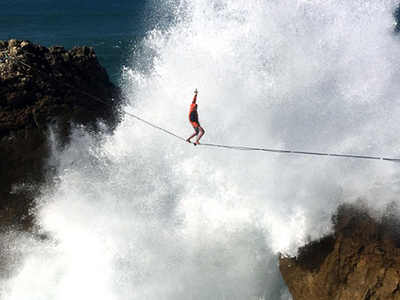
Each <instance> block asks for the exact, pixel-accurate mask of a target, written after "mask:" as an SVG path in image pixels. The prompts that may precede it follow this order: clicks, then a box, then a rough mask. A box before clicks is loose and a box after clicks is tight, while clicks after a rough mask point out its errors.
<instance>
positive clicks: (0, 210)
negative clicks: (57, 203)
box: [0, 39, 119, 230]
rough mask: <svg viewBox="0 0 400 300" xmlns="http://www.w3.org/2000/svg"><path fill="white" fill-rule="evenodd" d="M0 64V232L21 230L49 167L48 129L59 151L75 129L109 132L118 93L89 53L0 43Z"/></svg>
mask: <svg viewBox="0 0 400 300" xmlns="http://www.w3.org/2000/svg"><path fill="white" fill-rule="evenodd" d="M0 59H1V60H0V230H1V229H4V228H6V227H8V226H10V225H12V226H13V227H14V228H20V229H24V230H25V229H27V228H29V227H30V226H31V224H32V216H31V215H30V209H31V208H32V206H33V199H34V198H35V196H37V195H38V192H39V186H40V185H41V184H43V183H44V182H45V181H46V174H48V171H49V170H48V168H49V167H50V166H48V165H47V163H46V161H47V158H48V156H49V141H48V134H49V130H48V129H49V125H50V124H52V126H53V127H54V128H57V130H58V132H57V133H58V136H59V137H60V146H62V145H65V144H66V143H68V138H69V134H70V131H71V128H72V126H75V125H78V124H83V125H85V126H86V127H87V128H88V130H94V131H96V130H100V126H98V124H99V123H98V122H99V121H100V120H101V121H102V122H103V123H106V124H107V125H108V126H109V127H110V128H111V129H112V128H113V126H115V125H116V124H117V122H118V114H117V102H118V101H113V100H112V99H118V98H119V91H118V89H117V88H116V87H115V86H114V85H113V84H112V83H111V82H110V80H109V77H108V75H107V73H106V71H105V69H104V68H103V67H102V66H101V65H100V64H99V62H98V60H97V57H96V54H95V52H94V50H93V48H89V47H75V48H73V49H72V50H70V51H67V50H65V49H64V48H62V47H60V46H53V47H50V48H46V47H43V46H40V45H38V44H34V43H31V42H29V41H21V40H15V39H13V40H10V41H0ZM102 128H103V127H102Z"/></svg>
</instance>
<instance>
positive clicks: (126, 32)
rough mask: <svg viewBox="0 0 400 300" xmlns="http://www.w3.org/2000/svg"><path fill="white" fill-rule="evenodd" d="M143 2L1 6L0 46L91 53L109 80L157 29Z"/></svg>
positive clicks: (22, 1)
mask: <svg viewBox="0 0 400 300" xmlns="http://www.w3.org/2000/svg"><path fill="white" fill-rule="evenodd" d="M158 19H159V18H157V15H156V14H155V13H154V10H152V9H151V7H150V4H149V3H148V1H145V0H133V1H127V0H115V1H110V0H98V1H95V0H37V1H36V0H35V1H32V0H13V1H2V3H1V9H0V40H9V39H12V38H14V39H22V40H28V41H31V42H33V43H38V44H40V45H43V46H46V47H50V46H53V45H60V46H63V47H64V48H66V49H67V50H70V49H71V48H72V47H74V46H83V45H86V46H88V47H94V49H95V51H96V54H97V56H98V59H99V61H100V63H101V64H102V65H103V66H104V67H105V68H106V70H107V72H108V74H109V75H110V78H111V80H112V81H113V82H114V83H115V84H118V79H119V77H120V75H121V65H123V64H124V63H125V62H126V61H127V60H129V58H130V55H131V54H132V49H133V48H134V47H135V45H137V44H138V43H139V42H140V40H141V39H142V38H143V37H144V35H145V34H146V31H148V30H149V29H150V28H153V26H154V25H156V26H160V24H157V23H158Z"/></svg>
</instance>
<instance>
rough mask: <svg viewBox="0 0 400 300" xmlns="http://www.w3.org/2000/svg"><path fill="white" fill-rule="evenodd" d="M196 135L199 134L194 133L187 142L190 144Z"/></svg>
mask: <svg viewBox="0 0 400 300" xmlns="http://www.w3.org/2000/svg"><path fill="white" fill-rule="evenodd" d="M196 135H197V132H195V133H193V134H192V135H191V136H190V137H188V138H187V139H186V141H187V142H189V143H190V140H191V139H192V138H194V137H195V136H196Z"/></svg>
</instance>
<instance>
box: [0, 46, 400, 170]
mask: <svg viewBox="0 0 400 300" xmlns="http://www.w3.org/2000/svg"><path fill="white" fill-rule="evenodd" d="M0 63H14V64H16V65H23V66H25V67H28V68H29V69H32V70H35V71H36V72H38V73H41V74H43V75H45V76H47V77H48V78H50V79H53V80H55V81H57V82H59V83H61V84H63V85H65V86H68V87H70V88H72V89H74V90H75V91H78V92H80V93H82V94H84V95H86V96H88V97H91V98H92V99H95V100H97V101H99V102H101V103H103V104H105V105H108V106H110V107H112V104H111V103H108V102H106V101H104V100H102V99H100V98H98V97H95V96H93V95H91V94H89V93H86V92H85V91H82V90H80V89H78V88H76V87H74V86H72V85H70V84H68V83H66V82H64V81H62V80H59V79H57V78H55V77H53V76H51V75H50V74H47V73H45V72H43V71H41V70H38V69H37V68H34V67H32V66H31V65H28V64H27V63H25V62H23V61H21V60H19V59H16V58H12V57H10V56H9V55H7V54H6V53H3V57H0ZM196 91H197V90H196ZM123 112H124V113H126V114H127V115H129V116H131V117H133V118H135V119H137V120H139V121H141V122H143V123H145V124H147V125H149V126H151V127H153V128H155V129H158V130H160V131H163V132H165V133H167V134H169V135H171V136H173V137H175V138H177V139H179V140H182V141H184V142H187V139H185V138H183V137H181V136H179V135H177V134H175V133H173V132H171V131H168V130H166V129H164V128H162V127H159V126H157V125H155V124H153V123H151V122H149V121H146V120H144V119H142V118H139V117H138V116H136V115H134V114H132V113H130V112H128V111H127V110H125V109H124V110H123ZM194 145H195V146H196V145H198V146H205V147H215V148H225V149H230V150H239V151H262V152H271V153H280V154H296V155H311V156H329V157H341V158H354V159H368V160H385V161H391V162H397V163H398V162H400V158H389V157H379V156H365V155H352V154H339V153H323V152H308V151H296V150H282V149H268V148H258V147H249V146H232V145H220V144H203V143H201V144H196V143H195V144H194Z"/></svg>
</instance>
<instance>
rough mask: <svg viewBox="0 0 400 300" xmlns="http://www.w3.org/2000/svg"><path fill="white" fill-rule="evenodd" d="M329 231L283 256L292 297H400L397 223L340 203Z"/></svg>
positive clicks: (382, 299)
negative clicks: (290, 253)
mask: <svg viewBox="0 0 400 300" xmlns="http://www.w3.org/2000/svg"><path fill="white" fill-rule="evenodd" d="M334 224H335V231H334V234H333V235H332V236H328V237H325V238H323V239H321V240H320V241H317V242H313V243H311V244H309V245H307V246H305V247H304V248H302V249H301V250H300V253H299V255H298V257H297V258H292V257H281V258H280V270H281V273H282V276H283V279H284V280H285V281H286V283H287V285H288V287H289V290H290V292H291V293H292V297H293V299H294V300H302V299H307V300H313V299H316V300H317V299H318V300H325V299H326V300H335V299H340V300H378V299H380V300H385V299H400V284H399V283H400V234H399V233H400V232H399V229H400V223H399V220H397V217H396V216H393V215H392V216H388V217H385V218H384V219H382V220H376V219H374V218H373V217H371V214H370V213H369V212H368V210H367V209H366V208H363V207H360V206H351V205H344V206H341V207H340V208H339V209H338V212H337V215H336V216H335V218H334Z"/></svg>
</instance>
